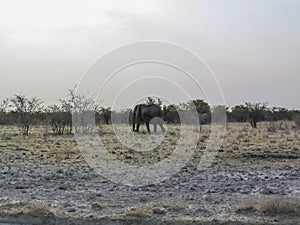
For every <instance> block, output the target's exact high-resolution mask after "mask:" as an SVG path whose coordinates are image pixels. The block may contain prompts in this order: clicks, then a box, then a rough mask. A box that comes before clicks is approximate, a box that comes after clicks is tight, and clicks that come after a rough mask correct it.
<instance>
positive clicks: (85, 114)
mask: <svg viewBox="0 0 300 225" xmlns="http://www.w3.org/2000/svg"><path fill="white" fill-rule="evenodd" d="M68 96H69V99H67V100H66V101H65V102H64V105H65V107H67V108H69V110H71V112H72V114H73V121H76V123H75V124H72V126H73V127H74V129H75V130H76V131H79V129H80V130H81V131H83V132H88V131H90V130H91V129H93V124H91V121H92V118H94V117H95V114H96V113H99V112H100V111H101V109H102V107H101V102H99V101H98V99H97V98H95V97H94V96H88V95H87V94H81V93H77V92H76V86H75V87H74V88H73V89H69V93H68Z"/></svg>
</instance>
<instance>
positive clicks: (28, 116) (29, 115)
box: [10, 95, 42, 136]
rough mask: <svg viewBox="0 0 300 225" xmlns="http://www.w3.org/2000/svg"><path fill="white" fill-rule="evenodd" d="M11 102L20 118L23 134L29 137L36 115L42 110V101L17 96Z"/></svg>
mask: <svg viewBox="0 0 300 225" xmlns="http://www.w3.org/2000/svg"><path fill="white" fill-rule="evenodd" d="M10 101H11V103H12V107H14V108H15V110H16V112H17V113H18V114H19V116H20V123H21V126H22V128H23V134H24V135H26V136H28V134H29V128H30V126H31V125H32V123H33V121H34V117H35V114H36V113H37V112H39V111H40V110H41V109H42V106H41V105H42V101H41V100H40V99H38V98H36V97H33V98H27V97H25V95H15V96H14V97H13V98H12V99H11V100H10Z"/></svg>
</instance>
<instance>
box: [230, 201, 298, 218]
mask: <svg viewBox="0 0 300 225" xmlns="http://www.w3.org/2000/svg"><path fill="white" fill-rule="evenodd" d="M299 200H300V199H295V198H289V197H277V196H275V197H270V198H266V199H260V200H258V201H254V200H248V201H246V202H243V203H241V204H240V205H238V206H237V207H235V208H233V209H232V210H233V212H235V213H241V214H245V213H246V214H249V213H263V214H265V215H268V216H282V215H290V216H291V215H293V216H297V217H300V201H299Z"/></svg>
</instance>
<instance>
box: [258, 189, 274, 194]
mask: <svg viewBox="0 0 300 225" xmlns="http://www.w3.org/2000/svg"><path fill="white" fill-rule="evenodd" d="M259 193H260V194H263V195H271V194H274V192H273V190H271V189H270V188H267V187H261V188H260V189H259Z"/></svg>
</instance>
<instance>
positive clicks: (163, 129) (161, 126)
mask: <svg viewBox="0 0 300 225" xmlns="http://www.w3.org/2000/svg"><path fill="white" fill-rule="evenodd" d="M159 126H160V128H161V132H163V133H165V132H166V129H165V128H164V126H163V124H162V123H159Z"/></svg>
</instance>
